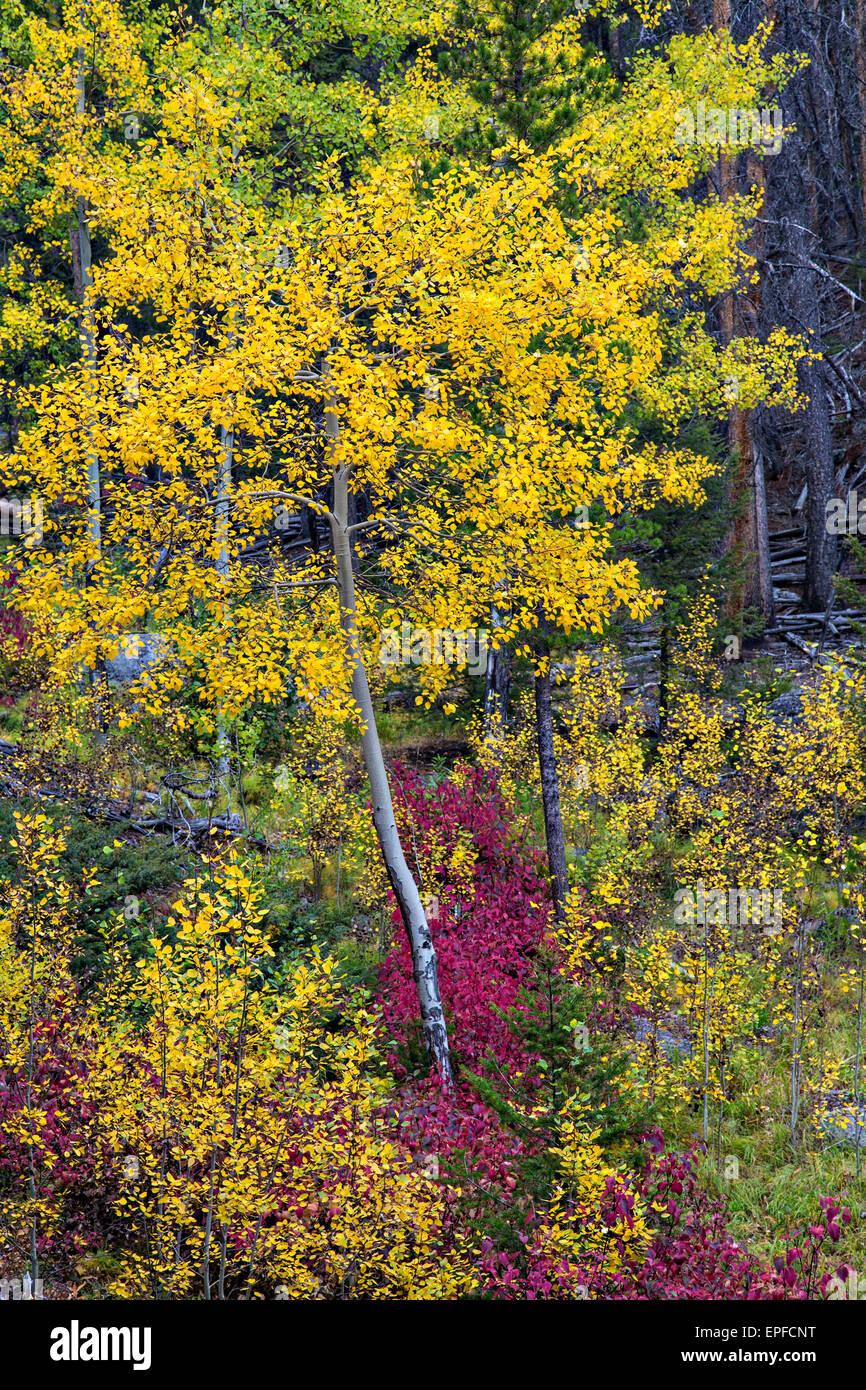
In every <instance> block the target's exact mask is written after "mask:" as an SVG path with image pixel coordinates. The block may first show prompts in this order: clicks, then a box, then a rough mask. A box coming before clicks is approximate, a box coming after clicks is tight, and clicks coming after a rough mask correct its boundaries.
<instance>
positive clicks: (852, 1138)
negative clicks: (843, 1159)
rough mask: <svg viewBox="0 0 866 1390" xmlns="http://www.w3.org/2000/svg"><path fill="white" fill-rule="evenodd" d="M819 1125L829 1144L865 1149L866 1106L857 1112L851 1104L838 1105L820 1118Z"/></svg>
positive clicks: (855, 1107)
mask: <svg viewBox="0 0 866 1390" xmlns="http://www.w3.org/2000/svg"><path fill="white" fill-rule="evenodd" d="M820 1125H821V1129H822V1130H823V1131H824V1133H825V1135H826V1136H827V1138H828V1139H829V1140H830V1141H831V1143H833V1144H845V1145H847V1146H848V1147H850V1148H852V1149H856V1148H860V1149H866V1105H861V1106H860V1108H859V1110H858V1108H857V1106H856V1105H854V1104H853V1102H852V1103H851V1104H850V1105H840V1106H838V1107H837V1108H836V1109H834V1110H829V1111H828V1112H827V1114H826V1115H824V1116H822V1118H821V1120H820Z"/></svg>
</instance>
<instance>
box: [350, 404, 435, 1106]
mask: <svg viewBox="0 0 866 1390" xmlns="http://www.w3.org/2000/svg"><path fill="white" fill-rule="evenodd" d="M325 428H326V430H327V434H328V437H329V439H330V440H331V452H332V455H333V452H334V448H335V447H336V442H337V439H338V437H339V425H338V422H337V417H336V415H335V413H334V411H333V409H329V410H327V411H326V413H325ZM351 471H352V466H351V464H347V465H345V466H343V465H337V466H335V467H334V472H333V479H334V484H333V490H334V496H333V510H332V513H331V535H332V538H333V544H334V555H335V558H336V568H337V588H338V592H339V597H340V626H341V627H342V630H343V633H344V635H345V638H346V645H347V647H348V651H349V656H350V659H351V663H352V694H353V696H354V699H355V703H356V704H357V706H358V709H359V710H360V712H361V719H362V724H363V728H362V733H361V747H362V751H363V754H364V763H365V765H366V768H367V775H368V776H369V778H370V792H371V796H372V802H373V824H374V826H375V827H376V835H377V837H378V840H379V846H380V848H381V851H382V858H383V860H384V862H385V869H386V872H387V874H388V879H389V881H390V884H391V887H392V888H393V890H394V896H395V898H396V899H397V906H398V907H399V909H400V916H401V917H402V919H403V924H404V926H405V928H406V935H407V937H408V939H409V950H410V952H411V955H412V972H413V975H414V978H415V988H416V990H417V992H418V1004H419V1007H420V1010H421V1022H422V1025H423V1029H424V1039H425V1042H426V1044H427V1050H428V1052H429V1054H430V1056H431V1058H432V1059H433V1061H434V1062H435V1064H436V1067H437V1069H438V1071H439V1074H440V1076H441V1077H442V1079H443V1081H444V1082H445V1084H446V1086H448V1087H450V1086H451V1084H452V1080H453V1078H452V1074H451V1059H450V1054H449V1048H448V1031H447V1028H446V1025H445V1014H444V1011H443V1008H442V996H441V994H440V992H439V974H438V970H437V966H436V950H435V947H434V945H433V937H432V935H431V932H430V927H429V925H428V922H427V918H426V916H425V915H424V908H423V905H422V903H421V895H420V893H419V891H418V885H417V884H416V882H415V880H414V878H413V877H412V874H411V873H410V871H409V866H408V864H407V863H406V856H405V855H404V853H403V846H402V845H401V843H400V836H399V833H398V830H397V822H396V819H395V817H394V806H393V802H392V800H391V789H390V787H389V785H388V774H387V771H386V768H385V759H384V757H383V755H382V745H381V743H380V741H379V733H378V730H377V728H376V715H375V712H374V710H373V700H372V697H371V695H370V686H369V682H368V681H367V672H366V670H365V669H364V659H363V656H362V653H361V644H360V641H359V638H358V628H357V607H356V601H355V572H354V569H353V566H352V539H351V532H350V531H349V477H350V475H351Z"/></svg>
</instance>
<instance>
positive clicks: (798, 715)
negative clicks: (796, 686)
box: [767, 690, 803, 724]
mask: <svg viewBox="0 0 866 1390" xmlns="http://www.w3.org/2000/svg"><path fill="white" fill-rule="evenodd" d="M767 714H768V715H769V717H770V719H772V721H773V723H774V724H781V723H783V722H785V721H787V720H789V719H792V720H795V721H796V720H799V719H802V718H803V697H802V695H801V694H800V692H799V691H798V690H789V691H787V692H786V694H784V695H777V696H776V698H775V700H771V701H770V703H769V704H768V705H767Z"/></svg>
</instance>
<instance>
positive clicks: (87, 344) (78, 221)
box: [69, 48, 102, 565]
mask: <svg viewBox="0 0 866 1390" xmlns="http://www.w3.org/2000/svg"><path fill="white" fill-rule="evenodd" d="M77 62H78V71H77V74H76V80H75V90H76V110H77V112H78V115H79V116H82V117H83V116H84V113H85V105H86V88H85V57H84V50H83V49H82V48H79V49H78V54H77ZM69 240H70V250H71V252H72V278H73V284H74V288H75V293H76V296H77V298H78V302H79V304H80V305H81V313H80V316H79V331H80V336H81V355H82V358H83V359H84V362H85V364H86V367H87V375H88V388H87V390H88V396H92V394H93V390H94V387H95V384H96V327H95V324H94V318H93V297H92V291H93V274H92V256H91V249H90V226H89V224H88V221H87V210H86V207H85V202H84V199H83V198H80V197H79V198H76V200H75V218H74V222H73V225H72V229H71V232H70V238H69ZM86 437H87V529H88V533H89V536H90V549H91V554H90V564H91V565H92V564H94V563H95V562H96V561H97V560H98V559H99V558H100V557H101V554H102V517H101V500H100V486H99V457H98V455H97V453H96V450H95V449H94V448H93V444H92V428H91V424H90V420H89V419H88V422H87V425H86Z"/></svg>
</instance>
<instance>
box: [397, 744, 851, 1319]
mask: <svg viewBox="0 0 866 1390" xmlns="http://www.w3.org/2000/svg"><path fill="white" fill-rule="evenodd" d="M395 780H396V782H397V785H398V789H399V798H398V802H397V808H396V809H397V816H398V821H399V824H400V829H401V835H402V838H403V842H404V844H405V845H408V846H412V847H414V853H415V869H416V872H417V873H418V876H419V878H421V879H422V889H423V891H424V892H425V893H428V894H430V895H432V896H433V897H435V898H436V899H438V915H436V914H431V929H432V931H433V936H434V941H435V945H436V952H437V958H438V967H439V980H440V987H441V991H442V998H443V1003H444V1007H445V1011H446V1017H447V1020H448V1025H449V1033H450V1038H451V1046H452V1051H453V1055H454V1058H455V1060H456V1063H457V1067H456V1071H457V1084H456V1086H455V1089H454V1091H453V1092H452V1093H451V1095H450V1096H448V1095H446V1094H444V1093H443V1091H442V1089H441V1087H440V1084H439V1082H438V1081H437V1080H434V1079H430V1078H429V1077H421V1078H419V1077H417V1076H415V1077H410V1076H409V1075H408V1072H407V1067H406V1065H405V1064H404V1063H403V1062H401V1061H400V1060H399V1056H398V1055H397V1052H394V1053H392V1057H391V1062H392V1066H393V1069H394V1073H395V1075H396V1076H397V1077H398V1079H400V1080H402V1082H403V1089H402V1091H401V1101H400V1105H399V1106H398V1107H397V1108H396V1111H395V1113H393V1114H392V1116H391V1118H392V1119H395V1120H396V1121H397V1122H398V1124H399V1128H400V1130H401V1132H402V1134H403V1136H404V1137H405V1139H406V1140H407V1141H408V1143H409V1145H410V1147H411V1148H412V1149H414V1150H415V1152H416V1153H417V1154H418V1155H419V1158H420V1157H422V1156H423V1155H425V1154H428V1155H429V1154H430V1153H435V1154H436V1155H437V1156H438V1158H439V1160H440V1164H441V1163H444V1165H445V1168H446V1170H447V1175H448V1178H449V1181H450V1182H451V1184H457V1185H458V1186H459V1187H460V1188H461V1189H462V1192H463V1200H464V1212H466V1211H467V1210H468V1216H469V1218H470V1219H471V1220H473V1222H475V1221H477V1219H478V1216H479V1214H480V1212H481V1211H482V1206H483V1203H484V1201H485V1199H487V1201H488V1208H487V1209H488V1210H489V1209H490V1206H491V1205H492V1207H493V1209H494V1210H496V1209H498V1210H499V1212H500V1214H502V1212H503V1211H507V1212H508V1215H509V1218H510V1220H511V1232H512V1239H511V1241H510V1242H508V1244H509V1245H510V1246H512V1247H514V1248H502V1241H501V1240H497V1239H495V1238H493V1237H491V1236H487V1237H485V1238H484V1239H483V1240H482V1244H481V1250H480V1254H479V1258H478V1274H479V1285H480V1288H481V1289H482V1291H483V1292H484V1294H485V1296H487V1297H490V1298H505V1299H529V1300H532V1299H546V1298H551V1297H560V1298H562V1297H565V1298H580V1297H590V1298H598V1297H601V1298H606V1299H625V1300H633V1299H638V1300H659V1299H661V1300H668V1299H690V1300H706V1299H725V1300H730V1299H735V1300H737V1299H790V1298H794V1299H803V1298H811V1297H822V1296H824V1295H825V1294H826V1291H827V1285H828V1281H829V1279H830V1277H831V1276H829V1275H825V1276H823V1278H819V1277H818V1273H817V1268H818V1261H819V1257H820V1255H821V1253H822V1249H823V1247H824V1245H825V1242H827V1241H830V1242H835V1241H837V1240H838V1239H839V1236H840V1234H841V1226H840V1222H841V1223H845V1222H846V1221H848V1220H850V1213H849V1212H848V1211H847V1209H843V1208H840V1207H839V1206H838V1205H834V1204H831V1202H830V1200H829V1198H822V1200H821V1209H822V1214H823V1216H822V1222H821V1224H820V1225H817V1226H814V1227H811V1228H810V1229H809V1232H808V1233H807V1234H806V1236H805V1238H804V1239H803V1240H799V1237H796V1239H797V1241H798V1243H797V1244H795V1245H794V1246H792V1248H791V1249H790V1250H788V1252H787V1254H786V1256H784V1257H782V1258H780V1259H778V1260H776V1261H775V1263H774V1264H772V1265H767V1264H764V1263H762V1262H761V1261H760V1260H759V1259H757V1258H756V1257H755V1256H753V1255H751V1254H749V1253H748V1251H746V1250H744V1249H743V1248H742V1246H741V1245H740V1244H739V1243H738V1242H737V1241H736V1240H735V1239H734V1238H733V1236H732V1234H731V1232H730V1231H729V1229H728V1215H727V1211H726V1208H725V1204H724V1202H723V1201H721V1200H720V1199H717V1198H713V1197H712V1196H711V1195H710V1194H709V1193H708V1192H706V1191H705V1190H704V1189H703V1188H702V1187H701V1186H700V1184H699V1183H698V1180H697V1161H698V1156H699V1154H700V1152H701V1148H702V1146H700V1145H698V1144H695V1145H693V1146H692V1147H691V1148H690V1149H689V1150H688V1151H687V1152H686V1153H681V1154H676V1153H666V1152H665V1146H664V1140H663V1137H662V1135H661V1134H660V1132H659V1131H657V1130H655V1131H653V1132H652V1133H651V1134H650V1135H648V1136H646V1138H647V1141H648V1148H649V1153H648V1158H647V1161H646V1164H645V1167H644V1170H643V1171H642V1172H638V1173H636V1174H634V1175H633V1176H632V1178H631V1180H630V1181H629V1182H626V1181H625V1180H619V1179H614V1178H608V1179H607V1180H606V1184H605V1191H604V1195H603V1197H602V1200H601V1202H600V1204H599V1206H598V1209H597V1210H589V1209H587V1208H586V1207H579V1206H575V1205H574V1204H572V1205H571V1206H570V1207H569V1206H567V1207H566V1208H565V1209H564V1210H563V1211H562V1212H561V1213H560V1219H561V1220H563V1221H566V1222H568V1223H570V1224H571V1225H572V1226H573V1227H575V1228H577V1229H581V1230H587V1231H591V1232H593V1233H594V1234H595V1236H596V1238H595V1239H594V1240H593V1241H592V1242H589V1241H588V1242H586V1245H587V1248H590V1245H591V1246H592V1248H593V1254H592V1255H591V1256H587V1257H586V1264H585V1267H582V1268H581V1267H578V1268H575V1267H570V1266H568V1265H566V1264H564V1263H563V1262H562V1259H561V1256H559V1255H558V1254H557V1253H556V1251H555V1250H554V1249H553V1248H552V1246H551V1242H550V1240H549V1237H548V1236H547V1234H546V1231H545V1228H544V1221H543V1214H542V1213H540V1212H539V1211H538V1210H537V1209H536V1205H535V1203H534V1201H533V1200H531V1199H530V1198H529V1197H528V1195H527V1194H526V1192H525V1189H524V1187H523V1170H524V1169H525V1166H526V1161H527V1159H529V1158H530V1157H531V1156H532V1155H533V1154H536V1155H537V1154H538V1153H539V1152H540V1150H541V1149H542V1148H544V1147H546V1146H547V1145H549V1144H550V1143H552V1142H553V1141H554V1136H553V1134H552V1133H547V1134H544V1133H543V1131H536V1132H535V1133H534V1134H532V1135H531V1136H530V1137H527V1131H526V1130H525V1129H524V1130H523V1131H522V1132H521V1133H517V1132H515V1131H514V1130H512V1129H510V1128H509V1127H508V1125H507V1124H506V1123H503V1122H502V1121H501V1120H500V1118H499V1116H498V1114H497V1113H495V1112H494V1111H493V1110H492V1109H491V1108H490V1106H488V1105H487V1104H485V1103H484V1102H483V1101H482V1100H481V1099H479V1097H478V1095H477V1093H476V1091H474V1090H473V1089H472V1088H471V1086H469V1085H463V1084H461V1082H460V1067H461V1066H462V1067H463V1068H464V1071H465V1070H469V1071H473V1072H475V1073H476V1074H478V1073H481V1072H482V1071H483V1072H484V1073H485V1074H486V1076H487V1078H488V1080H489V1082H490V1083H491V1084H492V1085H493V1086H494V1089H495V1090H496V1091H497V1093H498V1094H499V1095H500V1096H501V1097H502V1098H503V1099H504V1100H505V1101H508V1102H512V1103H513V1102H514V1100H515V1099H516V1098H519V1099H520V1100H523V1101H532V1100H533V1099H538V1098H539V1094H538V1093H539V1088H540V1087H541V1085H542V1072H541V1069H540V1067H539V1055H538V1054H537V1053H536V1052H533V1051H532V1050H531V1049H530V1048H528V1047H527V1045H526V1044H525V1042H524V1041H523V1038H522V1032H523V1030H522V1029H520V1028H519V1027H515V1026H514V1024H515V1022H516V1021H517V1020H518V1019H520V1017H521V1016H522V1017H523V1019H524V1020H526V1021H527V1022H535V1023H538V1024H541V1023H543V1020H544V1016H545V1011H546V1006H547V999H546V997H545V995H546V991H545V990H543V989H542V988H540V978H539V974H538V972H537V970H536V968H535V967H536V965H537V963H538V958H539V952H540V948H541V947H542V944H543V942H544V937H545V932H546V928H547V922H548V914H549V892H548V887H547V883H546V881H545V879H544V877H543V869H542V863H541V858H540V856H539V855H538V853H537V852H535V851H533V850H530V849H527V848H526V847H525V846H523V845H522V844H520V843H519V841H518V838H517V836H516V835H515V833H514V828H513V816H512V815H511V814H510V812H509V810H508V807H507V805H506V803H505V800H504V798H503V797H502V795H501V793H500V792H499V790H498V787H497V785H496V780H495V777H494V776H493V775H492V774H490V773H489V772H486V771H484V770H482V769H477V768H476V769H467V768H461V769H460V776H459V777H458V778H457V779H456V780H455V781H453V782H451V781H446V782H442V783H440V784H439V785H438V786H436V787H427V786H425V785H424V784H423V782H422V781H421V779H420V778H419V777H418V776H417V775H416V774H414V773H411V772H407V771H406V770H405V769H399V768H398V769H397V770H396V777H395ZM461 841H462V842H463V843H464V845H469V846H471V848H472V851H473V853H474V856H475V863H474V868H473V873H472V880H471V884H470V885H469V888H468V890H467V889H466V888H465V887H464V888H457V887H455V885H453V884H451V883H449V882H448V879H447V869H446V868H443V869H440V870H439V872H438V873H437V874H432V873H429V871H428V881H423V874H422V867H423V866H425V865H427V864H429V862H430V859H431V851H432V850H434V848H435V851H436V855H435V858H436V862H437V863H439V864H443V865H447V863H448V861H449V858H450V854H451V852H452V851H453V850H454V849H455V848H456V847H457V846H458V845H459V844H460V843H461ZM394 923H395V927H397V928H398V932H397V937H396V943H395V945H394V947H393V948H392V950H391V952H390V953H389V955H388V957H387V958H386V960H385V961H384V963H383V965H382V967H381V970H380V975H379V989H380V997H381V1003H382V1008H383V1013H384V1017H385V1021H386V1024H387V1027H388V1030H389V1033H390V1035H391V1040H392V1044H393V1045H395V1046H396V1048H399V1045H400V1043H401V1042H402V1041H403V1040H404V1039H405V1038H406V1037H407V1035H408V1034H409V1033H410V1032H411V1030H412V1027H413V1023H415V1021H416V1020H417V1000H416V996H415V990H414V984H413V980H412V968H411V960H410V956H409V950H408V946H407V944H406V942H405V939H404V937H403V934H402V932H401V931H399V917H398V914H397V913H396V912H395V914H394ZM552 987H553V988H554V989H555V983H554V984H553V985H552ZM415 1026H416V1027H417V1024H415ZM636 1208H640V1209H642V1210H643V1211H644V1213H645V1220H646V1221H647V1224H648V1226H649V1229H650V1231H651V1237H650V1242H649V1246H648V1248H647V1247H645V1248H643V1249H641V1251H640V1253H639V1254H637V1253H631V1252H629V1250H628V1248H627V1247H626V1246H625V1245H624V1243H623V1241H622V1239H621V1238H620V1236H618V1235H617V1227H618V1226H619V1229H620V1231H621V1230H622V1226H623V1224H624V1225H625V1226H626V1227H630V1226H631V1225H632V1224H633V1221H634V1212H635V1209H636ZM600 1232H604V1238H603V1240H602V1241H600V1240H599V1239H598V1234H599V1233H600ZM617 1247H618V1248H617ZM611 1253H616V1255H617V1260H616V1264H615V1273H611V1272H610V1270H609V1268H608V1265H609V1263H610V1262H609V1259H608V1257H609V1255H610V1254H611Z"/></svg>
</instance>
